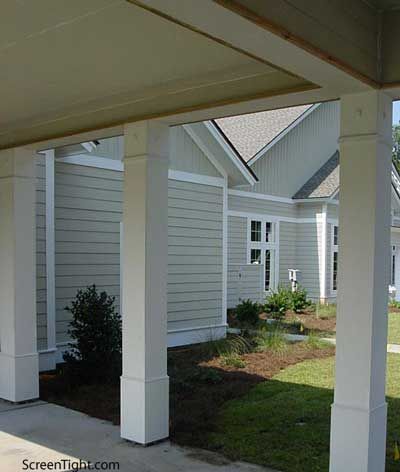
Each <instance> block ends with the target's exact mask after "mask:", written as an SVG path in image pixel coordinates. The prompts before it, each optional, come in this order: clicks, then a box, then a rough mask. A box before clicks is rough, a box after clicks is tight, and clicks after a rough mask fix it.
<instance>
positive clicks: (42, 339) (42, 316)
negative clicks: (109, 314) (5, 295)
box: [35, 155, 47, 350]
mask: <svg viewBox="0 0 400 472" xmlns="http://www.w3.org/2000/svg"><path fill="white" fill-rule="evenodd" d="M35 160H36V284H37V286H36V313H37V346H38V350H43V349H47V316H46V180H45V179H46V168H45V157H44V156H43V155H38V156H36V158H35Z"/></svg>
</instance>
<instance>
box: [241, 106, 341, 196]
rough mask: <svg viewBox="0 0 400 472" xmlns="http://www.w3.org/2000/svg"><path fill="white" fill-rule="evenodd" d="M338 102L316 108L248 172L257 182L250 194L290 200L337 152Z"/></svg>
mask: <svg viewBox="0 0 400 472" xmlns="http://www.w3.org/2000/svg"><path fill="white" fill-rule="evenodd" d="M338 136H339V102H329V103H324V104H322V105H320V106H319V107H318V108H317V109H316V110H315V111H314V112H313V113H311V114H310V115H308V116H307V117H306V118H305V119H304V120H303V121H302V122H301V123H300V124H299V125H297V126H296V127H295V128H293V129H292V130H291V131H290V132H289V133H288V134H287V135H286V136H284V137H283V138H282V139H281V140H280V141H279V142H278V143H277V144H276V145H275V146H273V147H272V148H271V149H270V150H269V151H267V152H266V154H265V155H264V156H263V157H261V158H260V159H258V160H257V161H256V162H255V163H254V164H253V165H252V169H253V170H254V172H255V173H256V175H257V177H258V178H259V182H258V183H257V184H256V185H254V187H253V188H252V189H250V191H253V192H257V193H265V194H270V195H280V196H283V197H292V196H293V195H294V194H295V193H296V192H297V191H298V190H299V189H300V188H301V187H302V186H303V185H304V183H305V182H307V180H308V179H309V178H310V177H311V176H312V175H313V174H314V173H315V171H316V170H317V169H319V168H320V167H321V166H322V165H323V164H324V163H325V162H326V161H327V160H328V159H329V158H330V157H331V156H332V155H333V154H334V152H335V151H336V150H337V147H338V145H337V138H338Z"/></svg>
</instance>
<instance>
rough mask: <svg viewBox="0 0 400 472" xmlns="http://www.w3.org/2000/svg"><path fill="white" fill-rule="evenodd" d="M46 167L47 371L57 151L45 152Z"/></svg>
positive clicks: (52, 329) (52, 356)
mask: <svg viewBox="0 0 400 472" xmlns="http://www.w3.org/2000/svg"><path fill="white" fill-rule="evenodd" d="M44 155H45V165H46V308H47V309H46V311H47V353H46V357H47V362H46V365H45V369H46V370H53V369H55V368H56V352H57V339H56V338H57V336H56V263H55V253H56V249H55V245H56V242H55V208H54V199H55V187H54V170H55V151H54V149H49V150H48V151H45V153H44Z"/></svg>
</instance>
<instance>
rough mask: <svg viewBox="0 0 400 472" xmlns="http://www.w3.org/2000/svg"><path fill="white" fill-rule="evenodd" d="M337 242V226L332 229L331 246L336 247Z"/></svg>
mask: <svg viewBox="0 0 400 472" xmlns="http://www.w3.org/2000/svg"><path fill="white" fill-rule="evenodd" d="M338 241H339V226H334V227H333V245H334V246H337V245H338Z"/></svg>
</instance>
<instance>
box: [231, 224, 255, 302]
mask: <svg viewBox="0 0 400 472" xmlns="http://www.w3.org/2000/svg"><path fill="white" fill-rule="evenodd" d="M262 269H263V266H256V265H248V264H247V219H246V218H241V217H236V216H229V217H228V290H227V293H228V300H227V304H228V308H234V307H235V306H236V305H237V304H238V303H239V302H240V300H247V299H251V300H253V301H261V296H262V295H261V293H262V279H261V276H262Z"/></svg>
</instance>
